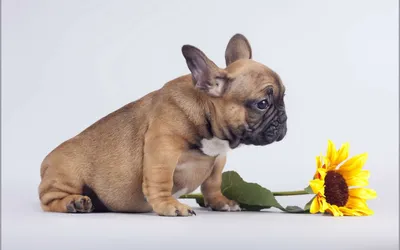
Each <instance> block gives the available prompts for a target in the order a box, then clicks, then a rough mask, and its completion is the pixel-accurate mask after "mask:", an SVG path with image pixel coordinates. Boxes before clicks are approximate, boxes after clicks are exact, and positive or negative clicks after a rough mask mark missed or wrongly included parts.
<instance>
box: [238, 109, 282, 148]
mask: <svg viewBox="0 0 400 250" xmlns="http://www.w3.org/2000/svg"><path fill="white" fill-rule="evenodd" d="M286 121H287V115H286V111H285V107H284V106H281V107H271V109H270V110H268V111H267V112H266V114H265V116H264V120H263V121H262V123H261V124H260V125H259V126H258V127H257V128H255V129H254V130H252V131H251V132H250V133H249V134H247V135H246V136H245V138H244V140H243V143H244V144H248V145H250V144H252V145H268V144H271V143H273V142H275V141H281V140H282V139H283V138H284V137H285V136H286V133H287V125H286Z"/></svg>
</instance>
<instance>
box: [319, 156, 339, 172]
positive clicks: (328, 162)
mask: <svg viewBox="0 0 400 250" xmlns="http://www.w3.org/2000/svg"><path fill="white" fill-rule="evenodd" d="M322 168H324V169H326V170H328V171H329V170H334V169H336V165H333V164H331V160H330V159H329V158H328V157H324V165H323V166H322Z"/></svg>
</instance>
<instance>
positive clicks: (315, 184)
mask: <svg viewBox="0 0 400 250" xmlns="http://www.w3.org/2000/svg"><path fill="white" fill-rule="evenodd" d="M348 156H349V144H348V143H345V144H343V145H342V146H341V147H340V149H339V150H336V148H335V145H334V144H333V142H332V141H330V140H329V141H328V149H327V154H326V156H318V157H316V163H317V170H316V173H315V175H314V179H313V180H312V181H310V187H311V189H312V191H313V193H314V194H316V195H315V197H314V199H313V200H312V203H311V206H310V213H312V214H314V213H318V212H320V213H329V214H331V215H334V216H343V215H346V216H349V215H352V216H365V215H372V214H373V211H372V210H371V209H369V208H368V206H367V202H366V201H367V200H368V199H373V198H376V192H375V191H374V190H372V189H369V188H364V187H365V186H367V185H368V178H369V176H370V173H369V171H367V170H363V169H362V167H363V165H364V164H365V161H366V160H367V157H368V155H367V154H366V153H363V154H359V155H356V156H354V157H352V158H350V159H348V160H347V161H345V160H346V159H347V158H348Z"/></svg>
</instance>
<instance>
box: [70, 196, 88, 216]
mask: <svg viewBox="0 0 400 250" xmlns="http://www.w3.org/2000/svg"><path fill="white" fill-rule="evenodd" d="M93 210H94V206H93V204H92V201H91V200H90V198H89V197H87V196H80V195H77V196H76V197H73V199H71V201H70V202H68V204H67V212H69V213H90V212H92V211H93Z"/></svg>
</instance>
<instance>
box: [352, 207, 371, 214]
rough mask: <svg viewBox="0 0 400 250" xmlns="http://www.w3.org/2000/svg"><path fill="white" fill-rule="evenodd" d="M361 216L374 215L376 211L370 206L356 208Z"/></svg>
mask: <svg viewBox="0 0 400 250" xmlns="http://www.w3.org/2000/svg"><path fill="white" fill-rule="evenodd" d="M354 210H355V211H356V212H357V213H358V214H360V216H367V215H373V214H374V211H373V210H371V209H369V208H356V209H354Z"/></svg>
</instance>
